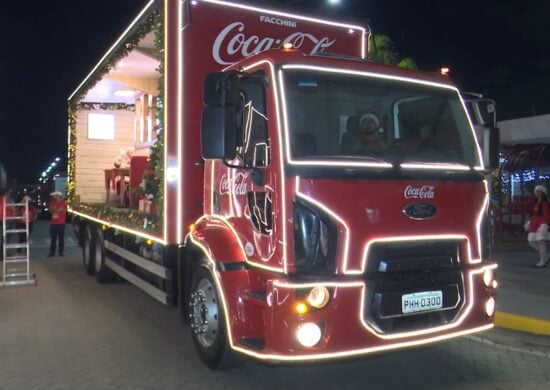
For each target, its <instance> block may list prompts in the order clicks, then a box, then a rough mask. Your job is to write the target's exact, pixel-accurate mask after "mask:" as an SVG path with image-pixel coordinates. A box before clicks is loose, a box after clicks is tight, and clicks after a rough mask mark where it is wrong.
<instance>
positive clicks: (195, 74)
mask: <svg viewBox="0 0 550 390" xmlns="http://www.w3.org/2000/svg"><path fill="white" fill-rule="evenodd" d="M368 35H369V32H368V30H367V29H365V28H363V27H360V26H356V25H351V24H346V23H339V22H335V21H330V20H320V19H316V18H313V17H308V16H300V15H294V14H290V13H286V12H281V11H275V10H268V9H263V8H258V7H254V6H248V5H244V4H241V3H239V4H237V3H231V2H226V1H219V0H193V1H179V0H177V1H176V0H164V1H158V0H152V1H151V2H150V3H149V4H148V5H147V6H146V7H145V9H144V10H143V11H142V12H141V13H140V14H139V15H138V16H137V17H136V19H135V20H134V21H133V23H132V24H131V25H130V26H129V27H128V29H127V30H126V31H125V32H124V33H123V34H122V36H121V37H120V38H119V39H118V40H117V41H116V42H115V43H114V44H113V46H112V47H111V48H110V50H109V51H108V52H107V53H106V54H105V56H104V57H103V58H102V59H101V60H100V62H99V63H98V64H97V65H96V66H95V67H94V68H93V69H92V71H91V72H90V74H89V75H88V76H87V77H86V78H85V80H84V81H83V82H82V83H81V84H80V85H79V86H78V88H77V89H76V90H75V91H74V93H73V94H72V95H71V96H70V98H69V156H68V158H69V160H68V161H69V164H68V171H69V182H68V198H69V202H70V212H71V213H72V214H73V225H74V228H75V233H76V235H77V237H78V239H79V243H80V245H81V246H82V251H83V264H84V268H85V271H86V272H87V273H89V274H95V277H96V278H97V280H98V281H99V282H110V281H115V280H117V279H120V278H122V279H125V280H127V281H129V282H131V283H133V284H134V285H136V286H137V287H139V288H141V289H142V290H143V291H145V292H146V293H148V294H150V295H151V296H153V297H155V298H156V299H158V300H160V301H161V302H163V303H165V304H177V305H179V307H180V308H181V312H182V315H183V316H184V318H185V319H186V321H187V323H188V324H189V325H190V328H191V336H192V339H193V341H194V345H195V347H196V351H197V353H198V355H199V356H200V358H201V359H202V361H203V362H204V363H205V364H206V365H208V366H209V367H211V368H214V369H219V368H224V367H228V366H231V365H233V364H236V363H237V362H238V361H240V358H241V357H242V356H243V355H246V356H249V357H253V358H256V359H260V360H263V361H268V362H282V361H284V362H299V361H317V360H327V359H335V358H345V357H352V356H358V355H366V354H370V353H374V352H380V351H385V350H391V349H399V348H405V347H411V346H416V345H421V344H426V343H432V342H436V341H441V340H445V339H448V338H451V337H456V336H461V335H466V334H469V333H474V332H479V331H483V330H486V329H490V328H491V327H492V326H493V318H494V312H495V292H496V287H497V282H496V280H495V279H494V275H493V270H494V269H495V268H496V264H494V263H493V262H491V261H489V260H487V259H484V258H482V250H481V246H482V243H481V238H480V225H481V223H482V220H483V218H484V215H485V212H486V207H487V203H488V188H487V182H486V180H485V176H484V174H485V173H486V172H487V168H486V166H487V164H484V162H483V157H482V154H481V152H480V150H479V147H478V143H477V140H476V137H475V133H474V131H473V129H472V124H471V122H470V119H469V117H468V115H467V112H466V110H465V106H464V103H463V101H462V99H461V97H460V94H459V91H458V90H457V89H456V88H455V87H454V86H453V85H452V83H451V82H450V81H449V79H448V78H446V77H443V76H441V75H438V74H436V73H428V72H420V71H411V70H404V69H399V68H396V67H390V66H384V65H379V64H375V63H371V62H369V61H368V60H366V57H367V40H368ZM372 140H375V141H374V142H372ZM492 153H493V156H491V157H493V159H494V152H492ZM121 156H123V157H121ZM487 157H489V156H487ZM124 161H126V162H124ZM155 180H157V186H156V189H153V190H151V189H150V188H153V187H155V186H154V185H153V186H152V187H150V186H149V184H151V183H155ZM144 188H145V189H144Z"/></svg>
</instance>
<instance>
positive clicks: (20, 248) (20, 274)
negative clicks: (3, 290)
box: [0, 198, 36, 287]
mask: <svg viewBox="0 0 550 390" xmlns="http://www.w3.org/2000/svg"><path fill="white" fill-rule="evenodd" d="M2 207H3V210H2V211H3V213H2V216H3V217H2V242H3V245H2V275H1V279H0V287H5V286H23V285H36V278H35V276H34V275H31V269H30V251H29V218H28V215H29V201H28V200H25V202H24V203H7V198H4V202H2ZM20 207H24V210H25V213H24V214H23V215H17V213H14V214H13V215H10V216H8V215H7V211H8V209H10V208H13V209H14V210H17V208H20ZM17 221H24V226H25V227H24V228H22V227H17V226H16V222H17ZM21 233H24V237H25V240H24V242H18V241H19V237H20V234H21Z"/></svg>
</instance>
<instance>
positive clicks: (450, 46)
mask: <svg viewBox="0 0 550 390" xmlns="http://www.w3.org/2000/svg"><path fill="white" fill-rule="evenodd" d="M146 3H147V1H146V0H94V1H86V2H83V1H77V0H54V1H36V0H30V1H29V0H27V1H7V2H4V3H3V4H2V11H0V44H1V50H2V54H1V55H0V90H1V93H0V134H1V136H2V137H1V140H0V162H1V163H3V164H4V165H5V166H6V169H7V171H8V174H9V176H10V177H11V178H16V179H17V180H18V181H19V182H36V180H37V178H38V177H39V175H40V173H41V172H42V170H43V169H44V168H45V167H46V166H47V164H48V163H49V162H50V161H52V160H53V158H54V157H56V156H58V155H59V156H62V157H64V156H65V155H66V128H67V120H66V110H67V107H66V99H67V97H68V96H69V94H70V93H71V92H72V91H73V90H74V89H75V88H76V86H77V85H78V84H79V83H80V81H81V80H82V79H83V78H84V77H85V76H86V75H87V74H88V72H89V71H90V70H91V68H92V67H93V66H94V65H95V64H96V63H97V61H98V60H99V58H100V57H101V56H102V55H103V54H104V53H105V51H106V50H107V49H108V48H109V47H110V45H111V44H112V43H113V42H114V40H115V38H117V37H118V36H119V35H120V33H121V32H122V31H123V30H124V28H125V27H126V26H127V24H128V23H129V22H130V21H131V20H132V19H133V17H134V16H135V15H136V14H137V12H138V11H139V10H140V9H141V8H142V7H143V6H144V5H145V4H146ZM256 3H262V4H264V5H265V4H269V6H270V7H281V4H282V3H288V5H287V6H285V8H286V9H293V10H296V11H304V10H305V11H306V12H308V13H309V14H311V13H317V14H319V15H321V16H324V17H329V18H338V19H342V20H344V21H352V22H355V23H360V24H365V23H366V22H369V24H370V25H371V27H372V28H373V30H374V32H375V33H384V34H386V35H388V36H389V37H390V38H391V39H392V40H393V41H394V42H395V44H396V51H397V52H398V53H399V54H400V55H401V56H403V57H404V56H407V57H412V58H413V59H414V60H415V61H416V62H417V64H418V66H419V68H420V69H422V70H435V69H438V68H440V67H441V66H442V65H447V66H449V67H450V68H451V77H452V78H453V80H454V81H455V82H456V83H457V85H458V87H459V88H460V89H462V90H465V91H471V92H480V93H483V94H484V95H485V96H487V97H491V98H493V99H495V100H496V102H497V109H498V117H499V119H501V120H503V119H510V118H518V117H525V116H530V115H533V114H535V115H541V114H548V113H550V98H549V96H548V93H547V92H546V91H550V1H548V0H528V1H523V2H519V1H517V0H483V1H478V0H475V1H474V0H461V1H441V0H342V5H341V6H340V7H339V8H335V7H328V6H323V3H324V2H323V1H321V0H318V1H295V0H294V1H262V2H260V1H256ZM549 131H550V129H549Z"/></svg>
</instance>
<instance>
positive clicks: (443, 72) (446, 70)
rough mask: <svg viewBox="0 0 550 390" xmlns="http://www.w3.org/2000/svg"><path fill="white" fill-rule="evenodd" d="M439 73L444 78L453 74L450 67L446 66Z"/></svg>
mask: <svg viewBox="0 0 550 390" xmlns="http://www.w3.org/2000/svg"><path fill="white" fill-rule="evenodd" d="M439 72H440V73H441V74H442V75H443V76H448V75H449V73H451V68H449V67H448V66H444V67H442V68H441V69H440V70H439Z"/></svg>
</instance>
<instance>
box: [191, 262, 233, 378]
mask: <svg viewBox="0 0 550 390" xmlns="http://www.w3.org/2000/svg"><path fill="white" fill-rule="evenodd" d="M189 320H190V321H189V322H190V325H191V337H192V339H193V344H194V345H195V350H196V351H197V354H198V355H199V357H200V359H201V360H202V361H203V363H204V364H205V365H206V366H208V367H209V368H211V369H213V370H221V369H225V368H231V367H236V366H238V365H240V364H242V363H243V359H242V357H241V356H240V355H238V354H237V353H236V352H235V351H233V350H232V349H231V346H230V345H229V339H228V334H227V329H226V325H225V313H224V310H223V305H222V303H221V301H220V299H219V296H218V292H217V290H216V285H215V283H214V280H213V278H212V275H211V273H210V271H209V270H208V269H207V268H206V267H204V266H202V267H199V268H198V269H197V270H196V272H195V274H194V275H193V280H192V282H191V297H190V299H189Z"/></svg>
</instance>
